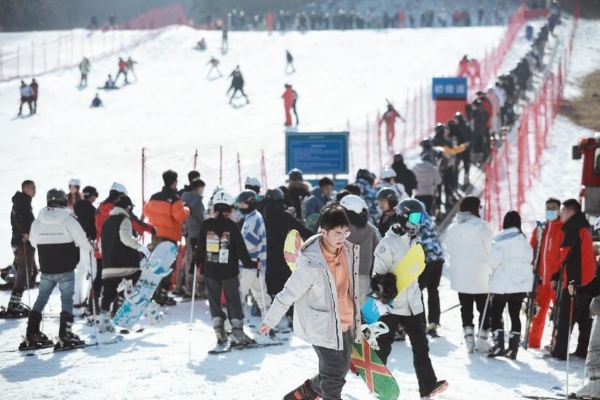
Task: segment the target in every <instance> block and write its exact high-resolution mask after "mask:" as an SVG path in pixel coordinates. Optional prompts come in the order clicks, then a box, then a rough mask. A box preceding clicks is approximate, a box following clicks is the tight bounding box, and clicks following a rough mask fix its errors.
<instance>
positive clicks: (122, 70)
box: [115, 57, 129, 85]
mask: <svg viewBox="0 0 600 400" xmlns="http://www.w3.org/2000/svg"><path fill="white" fill-rule="evenodd" d="M121 74H123V76H125V83H126V84H127V83H129V81H128V80H127V62H126V61H125V60H123V59H122V58H121V57H119V73H117V76H116V78H115V85H116V84H117V81H118V80H119V76H121Z"/></svg>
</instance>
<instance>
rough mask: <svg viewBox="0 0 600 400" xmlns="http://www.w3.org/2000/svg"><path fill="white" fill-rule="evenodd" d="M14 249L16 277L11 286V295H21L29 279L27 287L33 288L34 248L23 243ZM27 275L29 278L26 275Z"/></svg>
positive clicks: (34, 272)
mask: <svg viewBox="0 0 600 400" xmlns="http://www.w3.org/2000/svg"><path fill="white" fill-rule="evenodd" d="M13 247H14V248H15V269H16V270H17V277H16V278H15V284H14V286H13V293H23V291H24V290H25V289H26V286H27V280H28V279H29V287H33V286H34V284H35V282H33V280H34V279H35V276H36V275H37V267H36V266H35V257H34V256H35V247H33V246H32V245H31V243H29V242H27V243H23V244H19V245H17V246H13ZM28 273H29V276H28V275H27V274H28Z"/></svg>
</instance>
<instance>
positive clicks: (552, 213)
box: [546, 210, 558, 221]
mask: <svg viewBox="0 0 600 400" xmlns="http://www.w3.org/2000/svg"><path fill="white" fill-rule="evenodd" d="M546 219H547V220H548V221H556V220H557V219H558V211H556V210H546Z"/></svg>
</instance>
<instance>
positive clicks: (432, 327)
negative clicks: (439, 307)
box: [425, 322, 440, 338]
mask: <svg viewBox="0 0 600 400" xmlns="http://www.w3.org/2000/svg"><path fill="white" fill-rule="evenodd" d="M438 327H439V325H438V324H436V323H435V322H432V323H430V324H429V325H427V329H426V330H425V333H426V334H427V335H428V336H429V337H431V338H438V337H440V335H438V333H437V328H438Z"/></svg>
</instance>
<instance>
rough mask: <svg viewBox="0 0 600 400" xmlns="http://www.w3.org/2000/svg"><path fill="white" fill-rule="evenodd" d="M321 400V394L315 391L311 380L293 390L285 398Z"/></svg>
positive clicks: (285, 399)
mask: <svg viewBox="0 0 600 400" xmlns="http://www.w3.org/2000/svg"><path fill="white" fill-rule="evenodd" d="M317 399H320V397H319V394H318V393H317V392H315V391H314V389H313V388H312V385H311V384H310V379H307V380H305V381H304V383H303V384H302V385H300V386H298V387H297V388H296V389H294V390H292V391H291V392H289V393H288V394H286V395H285V396H283V400H317Z"/></svg>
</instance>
